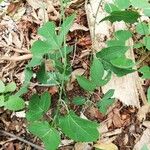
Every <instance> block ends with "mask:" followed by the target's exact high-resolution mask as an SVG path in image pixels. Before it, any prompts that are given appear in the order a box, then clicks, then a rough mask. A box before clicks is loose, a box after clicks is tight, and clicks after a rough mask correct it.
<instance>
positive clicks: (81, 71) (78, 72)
mask: <svg viewBox="0 0 150 150" xmlns="http://www.w3.org/2000/svg"><path fill="white" fill-rule="evenodd" d="M84 72H85V70H84V69H82V68H79V69H76V70H74V71H73V72H72V73H71V83H72V82H74V81H75V80H76V77H77V76H81V75H83V74H84Z"/></svg>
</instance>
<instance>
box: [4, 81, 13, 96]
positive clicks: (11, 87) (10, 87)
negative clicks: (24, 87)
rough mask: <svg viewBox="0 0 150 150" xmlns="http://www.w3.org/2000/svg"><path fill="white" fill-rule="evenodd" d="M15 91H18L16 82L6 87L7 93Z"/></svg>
mask: <svg viewBox="0 0 150 150" xmlns="http://www.w3.org/2000/svg"><path fill="white" fill-rule="evenodd" d="M15 90H16V83H15V82H11V83H8V84H7V85H6V87H5V93H7V92H14V91H15Z"/></svg>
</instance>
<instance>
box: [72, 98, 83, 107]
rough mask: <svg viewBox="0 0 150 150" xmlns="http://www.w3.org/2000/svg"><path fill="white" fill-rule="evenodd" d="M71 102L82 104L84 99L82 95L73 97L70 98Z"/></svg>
mask: <svg viewBox="0 0 150 150" xmlns="http://www.w3.org/2000/svg"><path fill="white" fill-rule="evenodd" d="M72 102H73V104H75V105H83V104H85V102H86V99H85V98H84V97H79V96H78V97H74V98H73V100H72Z"/></svg>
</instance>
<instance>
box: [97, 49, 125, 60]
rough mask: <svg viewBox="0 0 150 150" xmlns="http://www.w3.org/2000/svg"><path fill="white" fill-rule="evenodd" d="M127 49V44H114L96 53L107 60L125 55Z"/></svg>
mask: <svg viewBox="0 0 150 150" xmlns="http://www.w3.org/2000/svg"><path fill="white" fill-rule="evenodd" d="M127 50H128V47H127V46H112V47H108V48H104V49H102V50H101V51H100V52H98V53H97V54H96V56H97V57H98V58H101V59H104V60H106V61H110V60H112V59H116V58H118V57H121V56H123V55H124V54H125V52H126V51H127Z"/></svg>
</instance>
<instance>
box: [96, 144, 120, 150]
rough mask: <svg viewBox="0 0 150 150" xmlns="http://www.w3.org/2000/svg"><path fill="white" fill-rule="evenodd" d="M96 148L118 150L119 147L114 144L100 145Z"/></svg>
mask: <svg viewBox="0 0 150 150" xmlns="http://www.w3.org/2000/svg"><path fill="white" fill-rule="evenodd" d="M94 147H95V148H99V149H102V150H118V147H117V146H116V145H115V144H113V143H98V144H95V145H94Z"/></svg>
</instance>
